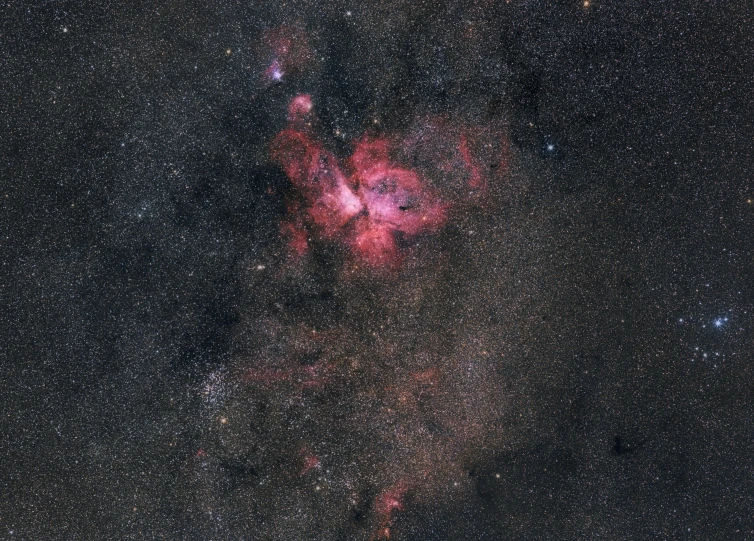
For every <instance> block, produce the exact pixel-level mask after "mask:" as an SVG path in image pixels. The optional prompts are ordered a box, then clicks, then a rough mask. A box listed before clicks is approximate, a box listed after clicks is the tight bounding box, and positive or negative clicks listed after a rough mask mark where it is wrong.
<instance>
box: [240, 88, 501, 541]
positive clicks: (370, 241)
mask: <svg viewBox="0 0 754 541" xmlns="http://www.w3.org/2000/svg"><path fill="white" fill-rule="evenodd" d="M314 111H315V104H314V102H313V100H312V98H311V96H309V95H306V94H302V95H298V96H296V97H294V98H293V99H292V100H291V101H290V102H289V104H288V125H287V126H286V128H285V129H283V130H282V131H281V132H280V133H278V134H277V136H276V137H275V138H274V140H273V141H272V143H271V145H270V153H271V157H272V159H273V160H274V161H275V162H276V163H277V164H278V165H280V167H281V168H282V169H283V171H284V172H285V174H286V176H287V177H288V178H289V179H290V182H291V185H292V190H291V191H290V193H288V194H286V209H287V212H286V215H285V217H284V219H283V221H282V223H281V226H280V227H281V234H282V236H283V238H284V239H285V242H286V246H287V247H288V249H289V252H290V254H291V256H292V257H295V258H305V257H306V256H307V255H308V254H310V253H311V252H312V251H316V250H318V249H320V247H321V246H324V245H330V246H336V247H338V248H339V249H340V251H342V253H344V254H345V258H346V260H347V264H348V265H350V266H351V268H363V269H368V270H369V271H371V272H379V271H385V270H393V271H395V270H397V269H400V268H401V263H402V262H403V261H404V260H405V259H406V258H407V257H408V254H409V246H410V245H411V242H410V241H411V240H412V239H416V238H417V237H419V236H422V235H429V234H432V233H435V232H437V231H439V230H440V229H441V228H443V227H444V226H445V225H446V224H447V223H449V222H451V221H453V220H458V223H459V224H460V223H461V220H462V218H463V216H464V215H465V211H466V210H467V209H469V208H470V207H472V206H484V205H485V203H486V201H489V200H491V199H493V195H494V194H493V193H492V192H493V188H495V187H501V186H503V185H505V181H506V176H507V171H508V153H507V149H508V139H507V137H506V131H505V129H504V127H501V126H496V125H494V124H492V123H488V124H487V125H486V126H480V123H479V122H472V123H469V125H465V124H463V123H461V122H458V121H454V120H451V119H449V118H448V117H445V116H427V117H420V118H417V119H415V120H414V121H413V122H412V123H409V124H408V127H407V128H405V129H404V130H401V131H400V132H399V133H394V134H380V135H374V134H364V135H362V136H361V137H359V138H358V139H356V140H355V141H354V142H353V145H352V147H351V148H352V150H351V153H350V156H347V157H338V156H336V154H335V153H334V152H333V151H331V150H329V149H328V148H327V145H326V144H325V142H323V137H322V135H321V134H320V133H319V132H318V131H317V130H316V128H315V127H316V126H317V122H316V118H315V115H314ZM409 164H410V165H409ZM394 277H397V275H394ZM390 281H391V282H392V280H390ZM265 328H266V327H265ZM270 329H272V330H269V329H268V331H269V333H271V334H269V333H268V334H265V338H264V340H263V343H264V344H265V345H264V346H263V347H262V348H261V349H260V350H259V351H258V352H257V353H255V355H254V357H255V362H254V366H253V367H252V368H250V367H248V366H245V367H244V374H243V376H242V378H241V379H242V381H243V382H244V383H245V384H246V386H249V387H251V388H253V389H254V390H255V393H260V394H261V395H264V394H265V393H267V394H269V396H271V397H279V396H282V397H286V399H287V400H288V401H289V402H291V403H304V402H305V400H306V397H307V396H310V395H312V394H315V395H317V394H318V393H322V394H324V393H325V392H326V391H327V389H330V388H336V389H340V391H339V392H341V393H343V394H344V396H349V397H351V398H352V400H353V402H352V403H353V404H354V409H353V411H352V412H351V414H350V415H349V417H348V419H340V420H339V426H341V429H342V430H344V431H348V430H351V431H352V432H353V433H358V432H359V430H362V428H363V427H364V426H372V427H373V428H374V430H375V431H377V430H378V428H379V427H393V428H391V429H390V430H388V431H387V432H384V430H383V431H381V434H382V433H384V434H383V435H381V436H380V438H383V439H384V440H385V441H383V442H381V443H379V442H378V444H377V445H378V446H379V445H382V446H383V447H385V446H390V448H391V449H393V451H391V455H390V456H387V455H386V456H385V457H382V455H380V454H379V453H366V454H359V453H357V455H358V456H361V457H362V458H361V459H360V462H359V463H360V464H363V468H364V469H365V471H378V470H380V468H385V469H386V470H385V471H387V472H389V474H386V475H384V476H380V477H381V478H382V481H380V482H377V483H376V486H375V491H374V492H372V493H371V495H370V496H368V500H369V502H370V503H369V504H361V503H358V501H357V500H359V499H360V498H362V496H360V495H359V494H360V493H359V492H358V491H357V492H356V495H355V496H354V495H353V494H351V496H349V498H352V499H354V501H355V502H357V503H354V504H353V505H356V506H357V507H358V506H363V507H364V509H370V510H371V511H370V514H371V517H372V518H371V530H372V535H371V537H370V539H387V538H391V537H394V526H395V519H396V516H397V515H399V514H400V512H401V511H402V510H403V509H404V506H406V505H407V504H408V503H409V501H410V498H411V497H412V496H411V495H412V494H418V493H420V492H421V491H422V490H424V491H427V490H431V489H430V488H427V487H431V486H432V485H433V484H438V486H439V483H434V482H433V480H436V479H440V478H443V477H445V478H448V477H450V476H452V475H453V474H452V472H454V471H456V467H457V465H458V464H459V463H461V462H462V460H463V459H462V456H463V451H462V449H463V448H464V446H468V445H475V443H474V442H476V444H480V445H481V443H479V442H481V441H483V440H484V438H485V437H486V436H485V434H486V433H487V429H486V428H485V422H484V420H485V419H487V418H488V417H489V418H490V419H491V417H490V415H491V414H490V413H489V408H488V407H487V406H488V403H487V402H485V401H484V396H487V395H486V394H485V391H479V389H473V390H471V389H469V385H470V383H469V381H467V380H468V378H469V377H470V376H469V374H470V372H469V371H468V370H467V369H462V368H461V366H462V363H463V360H462V359H455V358H448V359H444V360H440V358H439V357H434V356H431V355H429V356H426V358H425V357H424V356H422V355H418V356H412V355H409V356H408V357H407V358H405V359H404V358H403V357H402V356H400V355H399V354H398V352H399V351H401V348H400V347H399V346H398V345H392V344H391V343H390V342H385V343H384V344H383V345H382V346H380V348H379V350H380V354H377V355H376V357H375V358H374V359H371V360H370V362H369V363H362V362H361V361H359V356H360V354H359V353H358V352H360V351H365V350H366V349H368V348H367V347H366V346H365V345H363V344H362V345H359V344H360V342H359V339H357V338H356V337H355V336H356V335H355V334H354V333H353V332H351V331H352V329H350V328H349V326H348V323H345V327H344V328H342V329H341V330H340V331H336V330H331V331H325V332H318V331H316V330H314V329H312V328H309V327H306V328H303V327H302V329H299V330H298V331H296V330H295V329H293V328H291V327H284V326H281V327H278V325H277V324H275V325H271V326H270ZM275 329H278V330H275ZM268 331H265V332H268ZM370 339H371V338H370ZM289 343H290V344H297V345H290V347H291V348H293V349H292V350H285V348H286V347H288V346H287V345H286V344H289ZM280 348H283V349H282V350H281V349H280ZM296 348H300V349H301V351H299V350H298V349H296ZM310 350H311V351H310ZM477 350H479V351H477ZM268 351H269V353H267V352H268ZM286 351H287V352H286ZM349 351H350V353H348V352H349ZM307 352H309V353H307ZM311 352H315V353H316V354H314V355H311V360H309V359H310V355H309V354H310V353H311ZM381 354H384V355H387V358H382V357H381ZM487 354H488V352H487V351H486V350H484V348H482V346H478V347H477V346H475V345H473V344H472V345H470V346H468V348H466V350H465V354H464V355H465V356H464V357H463V358H464V359H465V358H467V357H468V356H471V357H474V356H475V355H476V356H482V357H484V356H486V355H487ZM394 357H397V358H400V359H402V360H400V361H395V362H400V363H405V365H401V366H402V367H401V368H400V369H399V368H398V365H396V364H391V363H392V362H393V361H389V360H388V359H393V358H394ZM296 359H307V360H306V362H300V361H297V360H296ZM385 374H390V376H386V375H385ZM346 390H347V391H346ZM493 394H494V393H493ZM430 406H433V407H432V408H430ZM323 408H325V406H323ZM325 411H326V408H325V409H323V410H322V412H320V415H319V417H322V418H323V419H325V418H327V414H326V413H325ZM312 416H315V414H314V413H312ZM434 417H437V420H436V421H432V422H435V424H437V426H442V427H443V428H442V429H437V430H436V431H435V432H434V433H430V432H427V430H428V429H427V430H423V429H422V428H421V427H422V426H423V425H422V421H427V422H430V421H431V420H432V419H433V418H434ZM471 419H474V420H471ZM458 420H460V421H458ZM422 430H423V431H422ZM297 441H299V442H300V443H297V444H296V448H297V449H298V452H297V453H296V455H295V456H294V458H293V460H294V462H295V463H296V466H295V467H294V468H293V469H292V470H291V474H290V475H291V476H293V477H297V478H313V477H316V478H317V479H319V478H320V477H323V478H326V477H328V476H331V475H332V474H331V473H330V468H331V467H332V457H328V455H327V453H325V454H320V451H318V450H317V449H318V448H320V449H321V448H322V446H323V444H322V443H318V442H317V441H316V440H313V439H312V438H311V435H308V436H306V435H304V434H301V435H300V438H298V439H297ZM385 448H387V447H385ZM364 452H366V451H364ZM393 454H394V455H395V456H394V457H393V456H392V455H393ZM391 457H392V458H391ZM383 462H384V464H383ZM398 463H400V464H402V465H400V467H396V464H398ZM344 475H345V474H344ZM356 482H357V481H356V480H349V481H347V482H344V486H345V487H346V488H347V490H348V491H349V492H350V493H353V492H354V490H355V488H354V487H355V483H356ZM333 483H335V481H333ZM456 484H457V483H456ZM319 488H321V487H320V486H319V485H317V490H319ZM364 498H367V496H364Z"/></svg>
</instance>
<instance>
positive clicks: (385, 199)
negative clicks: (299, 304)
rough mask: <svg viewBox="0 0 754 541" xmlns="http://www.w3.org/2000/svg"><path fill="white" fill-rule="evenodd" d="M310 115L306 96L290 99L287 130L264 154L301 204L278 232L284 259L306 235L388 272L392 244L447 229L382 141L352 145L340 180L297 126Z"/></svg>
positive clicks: (327, 156)
mask: <svg viewBox="0 0 754 541" xmlns="http://www.w3.org/2000/svg"><path fill="white" fill-rule="evenodd" d="M311 110H312V101H311V97H310V96H309V95H306V94H303V95H299V96H297V97H295V98H293V100H292V101H291V103H290V104H289V107H288V114H289V121H290V122H291V125H292V126H291V127H288V128H286V129H285V130H283V131H282V132H280V133H279V134H278V136H277V137H276V138H275V140H274V141H273V143H272V146H271V152H272V157H273V159H274V160H275V161H277V163H279V164H280V165H281V166H282V168H283V170H284V171H285V174H286V175H287V176H288V178H289V179H290V181H291V183H292V184H293V186H294V187H295V188H296V190H297V193H298V196H299V198H300V201H301V202H300V203H299V204H295V205H289V220H288V221H286V222H285V223H284V224H283V226H282V232H283V234H284V235H285V236H286V237H287V238H288V241H289V245H290V248H291V251H292V252H293V253H296V254H299V255H301V254H303V253H304V252H305V251H306V250H307V249H308V246H309V244H308V242H307V239H308V238H309V237H308V235H307V234H306V233H305V232H306V231H311V233H312V235H313V237H314V238H316V239H318V240H328V241H336V242H338V243H340V244H341V245H342V246H344V247H347V248H350V253H351V254H352V256H353V257H354V258H355V260H356V261H357V262H361V263H364V264H366V265H368V266H370V267H372V268H388V267H393V266H395V265H396V264H398V263H399V262H400V260H401V254H400V250H399V247H398V243H397V239H396V236H397V235H403V236H407V237H410V236H414V235H418V234H421V233H426V232H432V231H436V230H438V229H439V228H440V227H442V226H443V225H444V224H445V222H446V221H447V208H448V205H447V203H445V202H443V201H442V199H441V198H440V197H439V195H438V194H437V193H436V192H435V191H434V190H433V189H432V188H431V187H430V186H429V184H428V182H427V181H426V180H425V179H424V178H422V177H421V175H420V174H419V172H417V171H415V170H412V169H409V168H406V167H404V166H403V165H401V164H398V163H395V162H394V161H393V160H391V158H390V152H391V147H392V145H393V144H392V142H391V141H390V140H389V139H388V138H379V139H369V138H365V139H363V140H362V141H360V142H358V143H357V144H356V147H355V150H354V152H353V155H352V156H351V158H350V160H348V161H347V164H348V165H349V166H350V170H351V172H350V175H349V176H347V175H346V174H345V173H344V171H343V169H342V168H341V165H340V164H339V163H338V160H337V159H336V158H335V156H334V155H333V154H332V153H330V152H328V151H327V150H326V149H325V147H324V145H323V144H322V143H320V142H319V141H317V140H315V139H314V138H313V136H312V135H311V134H310V133H308V131H307V130H306V127H305V126H303V127H299V126H296V123H297V121H298V120H300V119H301V118H302V117H303V116H305V115H307V114H308V113H309V112H310V111H311ZM291 215H292V216H291Z"/></svg>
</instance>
